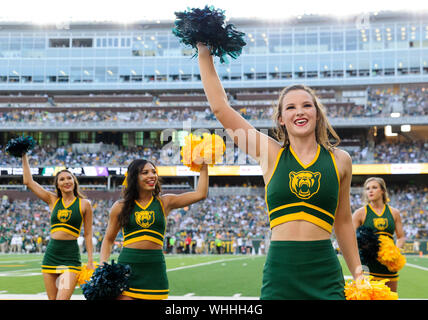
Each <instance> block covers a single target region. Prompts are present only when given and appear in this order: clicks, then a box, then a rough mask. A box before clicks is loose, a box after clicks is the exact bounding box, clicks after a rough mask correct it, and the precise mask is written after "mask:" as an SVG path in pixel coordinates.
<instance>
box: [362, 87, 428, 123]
mask: <svg viewBox="0 0 428 320" xmlns="http://www.w3.org/2000/svg"><path fill="white" fill-rule="evenodd" d="M367 93H368V97H367V108H368V109H371V110H373V111H375V110H376V112H374V113H377V114H385V115H386V116H389V115H390V114H391V113H393V112H398V113H400V114H402V115H404V116H412V117H415V116H426V115H428V89H425V88H418V87H414V88H413V87H401V88H400V89H399V90H397V91H396V92H395V90H393V89H392V88H385V89H376V88H368V89H367Z"/></svg>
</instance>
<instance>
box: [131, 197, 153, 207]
mask: <svg viewBox="0 0 428 320" xmlns="http://www.w3.org/2000/svg"><path fill="white" fill-rule="evenodd" d="M153 199H154V197H153V196H152V197H151V199H150V201H149V202H147V204H146V205H145V206H144V207H143V206H142V205H141V204H140V203H139V202H138V201H137V200H135V203H136V204H137V206H139V207H140V208H141V209H143V210H146V209H147V208H148V207H149V206H150V205H151V204H152V202H153Z"/></svg>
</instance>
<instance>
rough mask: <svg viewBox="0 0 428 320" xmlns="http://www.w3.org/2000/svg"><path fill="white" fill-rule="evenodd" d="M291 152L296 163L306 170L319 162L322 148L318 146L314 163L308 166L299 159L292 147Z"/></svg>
mask: <svg viewBox="0 0 428 320" xmlns="http://www.w3.org/2000/svg"><path fill="white" fill-rule="evenodd" d="M290 151H291V154H292V155H293V157H294V159H296V161H297V162H298V163H299V164H300V165H301V166H302V168H303V169H305V170H306V169H307V168H309V167H310V166H311V165H313V164H314V163H315V162H316V161H317V160H318V157H319V155H320V151H321V147H320V145H319V144H318V145H317V153H316V154H315V157H314V158H313V159H312V161H311V162H309V163H308V164H307V165H304V164H303V162H302V161H300V159H299V157H298V156H297V154H296V153H295V152H294V150H293V148H292V147H291V145H290Z"/></svg>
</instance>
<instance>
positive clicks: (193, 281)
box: [0, 254, 428, 299]
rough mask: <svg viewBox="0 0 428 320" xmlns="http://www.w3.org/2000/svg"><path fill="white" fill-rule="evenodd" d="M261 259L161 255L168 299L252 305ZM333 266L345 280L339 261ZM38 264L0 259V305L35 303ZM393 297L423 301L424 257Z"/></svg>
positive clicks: (34, 259)
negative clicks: (4, 301)
mask: <svg viewBox="0 0 428 320" xmlns="http://www.w3.org/2000/svg"><path fill="white" fill-rule="evenodd" d="M85 258H86V257H85V256H84V255H83V256H82V260H83V262H85V261H86V260H85ZM97 258H98V257H97V256H96V259H97ZM111 259H115V260H116V259H117V255H112V256H111ZM265 259H266V257H265V256H261V255H166V263H167V270H168V279H169V285H170V298H173V299H174V298H178V299H180V298H186V299H191V298H192V297H193V298H196V299H198V298H202V299H210V298H212V299H216V298H222V299H246V298H254V299H257V298H258V297H259V294H260V286H261V282H262V270H263V264H264V262H265ZM339 260H340V262H341V263H342V267H343V273H344V275H345V277H349V276H350V273H349V271H348V269H347V267H346V264H345V263H344V261H343V258H342V257H341V256H339ZM41 261H42V255H41V254H2V255H0V299H10V298H13V299H20V296H19V295H22V297H24V296H25V297H26V299H28V297H30V299H31V298H32V297H34V299H40V297H42V296H41V295H40V294H43V293H44V292H45V288H44V285H43V279H42V275H41V272H40V264H41ZM33 295H34V296H33ZM74 295H75V296H80V297H81V295H82V291H81V289H80V288H76V290H75V292H74ZM398 295H399V298H400V299H428V257H426V256H425V257H419V256H407V264H406V266H405V267H404V268H403V269H402V270H401V271H400V280H399V285H398Z"/></svg>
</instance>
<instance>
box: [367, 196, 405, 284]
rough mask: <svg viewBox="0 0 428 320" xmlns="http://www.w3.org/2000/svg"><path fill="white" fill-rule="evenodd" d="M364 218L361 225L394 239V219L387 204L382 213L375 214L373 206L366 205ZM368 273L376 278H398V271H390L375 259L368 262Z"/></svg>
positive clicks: (394, 279)
mask: <svg viewBox="0 0 428 320" xmlns="http://www.w3.org/2000/svg"><path fill="white" fill-rule="evenodd" d="M365 208H366V218H365V219H364V223H363V224H362V225H361V226H364V227H368V228H370V229H372V230H373V232H374V233H375V234H378V235H384V236H388V237H390V238H391V239H394V232H395V221H394V217H393V216H392V213H391V209H390V208H389V206H388V205H387V204H385V205H384V207H383V210H382V213H381V214H377V213H376V211H375V210H374V209H373V207H372V206H371V205H370V204H368V205H366V207H365ZM367 267H368V269H369V274H370V275H371V276H373V278H374V279H375V280H376V279H389V280H390V281H397V280H398V272H391V271H389V270H388V268H387V267H386V266H384V265H383V264H381V263H380V262H379V261H378V260H377V259H374V260H372V261H369V262H368V266H367Z"/></svg>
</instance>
